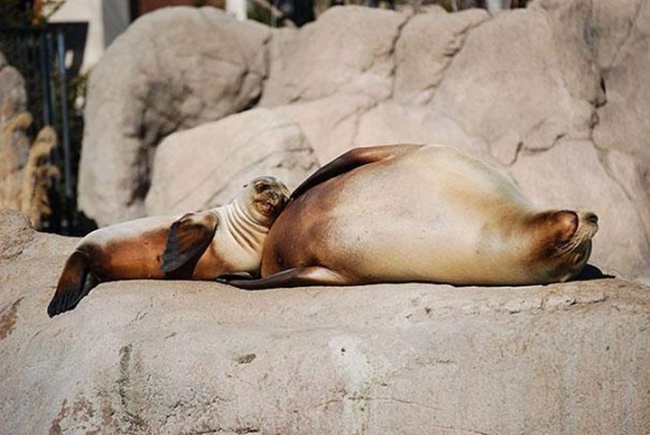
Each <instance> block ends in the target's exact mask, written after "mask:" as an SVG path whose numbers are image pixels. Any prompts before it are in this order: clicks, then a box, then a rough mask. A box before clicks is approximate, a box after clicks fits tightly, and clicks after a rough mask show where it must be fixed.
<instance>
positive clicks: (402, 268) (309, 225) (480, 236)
mask: <svg viewBox="0 0 650 435" xmlns="http://www.w3.org/2000/svg"><path fill="white" fill-rule="evenodd" d="M425 151H426V152H418V153H413V155H409V156H407V157H406V158H398V159H393V160H388V161H383V162H381V163H378V164H372V165H366V166H363V167H361V168H359V169H358V170H352V171H350V172H348V173H345V174H343V175H341V176H338V177H336V178H333V179H331V180H328V181H327V182H325V183H322V184H319V185H317V186H315V187H313V188H312V189H310V190H309V191H307V192H306V193H305V194H303V195H302V196H301V197H300V198H298V199H297V200H296V201H295V203H294V204H290V205H289V206H288V207H287V209H286V210H285V212H284V213H283V215H282V216H281V217H280V219H278V221H277V222H276V224H275V226H274V227H273V228H272V229H271V235H270V237H271V238H270V239H269V242H268V243H269V244H277V245H278V247H279V248H278V249H274V248H273V247H269V252H271V251H273V254H274V258H270V257H271V255H269V256H266V255H265V260H267V259H268V260H269V262H270V263H272V264H273V266H272V267H266V265H263V274H271V273H277V272H278V271H281V270H286V269H289V268H291V267H300V266H323V267H326V268H328V269H330V270H334V271H337V272H339V273H340V274H342V275H343V276H345V277H346V278H347V279H348V280H349V281H351V282H380V281H397V282H399V281H404V280H409V281H413V280H416V281H417V280H422V281H433V282H448V283H474V282H475V283H483V284H489V283H491V282H493V281H494V282H498V281H499V280H502V276H503V274H505V273H508V270H509V269H513V268H515V267H519V266H520V263H519V262H520V259H521V255H520V254H519V252H517V251H518V250H521V249H525V246H524V245H525V240H523V239H522V237H513V234H514V233H517V234H518V231H517V224H516V222H517V220H518V219H520V218H521V216H522V215H523V214H525V213H527V210H528V208H529V204H528V203H527V202H526V201H525V200H524V199H523V198H521V197H520V196H519V195H518V194H517V193H516V192H515V190H514V189H512V188H511V184H510V182H509V181H507V179H505V178H504V177H503V176H501V175H500V174H498V173H496V172H490V171H486V170H485V169H484V168H483V167H477V166H476V165H475V164H474V162H473V161H469V160H466V159H464V158H463V157H461V156H458V155H456V154H453V153H448V152H446V151H445V150H442V151H439V150H438V149H435V148H434V149H433V151H431V150H425ZM508 221H512V222H513V225H512V226H509V225H507V224H504V222H508ZM297 223H299V225H298V224H297ZM291 228H294V229H293V230H292V229H291ZM276 232H277V233H279V234H280V235H279V236H278V235H276V234H274V233H276ZM511 232H512V234H511ZM296 252H304V254H302V255H299V254H296ZM512 252H516V255H513V254H512Z"/></svg>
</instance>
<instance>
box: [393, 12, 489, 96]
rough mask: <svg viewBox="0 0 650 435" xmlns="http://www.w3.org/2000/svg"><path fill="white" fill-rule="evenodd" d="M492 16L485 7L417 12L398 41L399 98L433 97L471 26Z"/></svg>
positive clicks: (395, 87)
mask: <svg viewBox="0 0 650 435" xmlns="http://www.w3.org/2000/svg"><path fill="white" fill-rule="evenodd" d="M488 18H489V15H488V13H487V12H486V11H484V10H482V9H472V10H468V11H464V12H459V13H454V14H448V13H446V12H444V10H442V11H441V12H436V13H426V14H418V15H415V16H413V17H412V18H411V19H410V20H409V21H408V23H407V24H406V25H405V26H404V27H403V28H402V32H401V34H400V35H399V38H398V39H397V43H396V45H395V68H396V69H395V79H394V89H395V90H394V94H395V95H394V97H395V99H396V100H397V101H400V102H408V103H412V104H423V103H425V102H428V101H430V100H431V99H432V98H433V93H434V90H435V88H437V87H438V86H439V85H440V83H441V82H442V79H443V77H444V75H445V70H446V69H447V68H448V67H449V64H450V62H451V60H452V59H453V58H454V55H455V54H456V53H457V52H458V51H459V50H460V49H461V47H462V46H463V44H464V40H465V37H466V36H467V34H468V32H469V30H470V29H472V28H474V27H476V26H478V25H479V24H480V23H482V22H484V21H485V20H487V19H488Z"/></svg>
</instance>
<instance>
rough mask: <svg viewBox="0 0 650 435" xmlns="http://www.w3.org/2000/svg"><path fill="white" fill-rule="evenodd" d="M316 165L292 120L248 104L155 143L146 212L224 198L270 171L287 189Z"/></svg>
mask: <svg viewBox="0 0 650 435" xmlns="http://www.w3.org/2000/svg"><path fill="white" fill-rule="evenodd" d="M317 168H318V161H317V160H316V156H315V155H314V151H313V150H312V149H311V147H310V146H309V143H308V142H307V139H306V138H305V136H304V135H303V133H302V130H301V129H300V127H299V126H298V124H296V123H295V122H294V121H292V120H291V119H289V118H287V117H285V116H282V115H280V114H278V113H276V112H274V111H273V110H270V109H254V110H249V111H246V112H244V113H240V114H236V115H231V116H229V117H227V118H224V119H222V120H220V121H215V122H212V123H208V124H203V125H201V126H199V127H195V128H193V129H190V130H185V131H182V132H180V133H175V134H172V135H170V136H168V137H167V138H166V139H165V140H164V141H163V142H162V143H161V144H160V146H159V147H158V151H157V153H156V158H155V159H154V165H153V176H152V181H151V188H150V189H149V193H148V195H147V198H146V201H145V204H146V209H147V214H148V215H159V214H166V213H183V212H186V211H188V210H198V209H206V208H211V207H215V206H216V205H220V204H225V203H228V202H230V200H231V199H232V198H234V197H235V195H236V194H237V192H239V191H240V189H241V186H242V185H243V184H245V183H248V182H249V181H250V180H251V179H253V178H254V177H258V176H261V175H274V176H276V177H278V178H280V179H281V180H282V181H284V183H285V184H286V185H287V187H289V189H291V190H293V189H294V188H296V187H298V184H300V182H301V181H302V180H304V179H305V178H306V177H307V176H308V175H309V174H311V173H312V172H313V171H315V170H316V169H317Z"/></svg>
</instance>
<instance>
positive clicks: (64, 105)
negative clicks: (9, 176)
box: [56, 29, 72, 233]
mask: <svg viewBox="0 0 650 435" xmlns="http://www.w3.org/2000/svg"><path fill="white" fill-rule="evenodd" d="M56 45H57V48H58V55H59V74H60V77H59V79H60V87H61V135H62V137H63V168H64V176H65V180H63V181H64V183H65V195H64V204H65V210H64V213H65V216H66V223H65V225H62V226H63V228H65V230H66V233H67V230H68V229H69V226H70V224H71V222H72V216H70V208H71V204H72V171H71V169H70V158H71V157H70V132H69V126H68V90H67V89H66V87H67V83H68V81H67V79H66V71H65V35H64V34H63V30H62V29H59V30H58V31H57V33H56ZM63 228H62V229H63Z"/></svg>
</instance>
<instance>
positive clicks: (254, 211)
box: [47, 177, 289, 317]
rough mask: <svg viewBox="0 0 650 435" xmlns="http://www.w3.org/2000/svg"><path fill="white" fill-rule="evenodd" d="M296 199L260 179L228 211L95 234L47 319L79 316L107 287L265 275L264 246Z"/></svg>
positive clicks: (67, 270) (71, 264)
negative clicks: (93, 293)
mask: <svg viewBox="0 0 650 435" xmlns="http://www.w3.org/2000/svg"><path fill="white" fill-rule="evenodd" d="M288 195H289V191H288V190H287V188H286V186H285V185H284V184H283V183H282V182H280V181H279V180H278V179H276V178H274V177H260V178H256V179H254V180H253V181H252V182H251V183H249V184H248V185H246V186H244V190H243V191H242V192H241V194H239V195H238V196H237V197H236V198H235V199H234V200H233V201H232V202H231V203H230V204H227V205H224V206H222V207H217V208H214V209H211V210H207V211H204V212H199V213H188V214H185V215H183V216H181V217H180V218H179V217H167V216H158V217H148V218H143V219H137V220H133V221H129V222H124V223H120V224H117V225H111V226H109V227H106V228H102V229H99V230H96V231H93V232H92V233H90V234H88V235H87V236H86V237H84V238H83V239H82V240H81V241H80V242H79V244H78V245H77V247H76V248H75V250H74V252H73V253H72V255H70V257H69V258H68V260H67V262H66V264H65V266H64V268H63V271H62V272H61V277H60V278H59V282H58V284H57V287H56V292H55V294H54V297H53V298H52V301H51V302H50V305H49V306H48V308H47V313H48V314H49V315H50V317H52V316H55V315H57V314H60V313H62V312H64V311H67V310H71V309H72V308H74V307H75V306H76V305H77V304H78V303H79V301H80V300H81V298H83V297H84V296H85V295H86V294H88V292H89V291H90V290H91V289H92V288H93V287H95V286H96V285H97V284H98V283H99V282H102V281H114V280H123V279H143V278H158V279H163V278H167V279H195V280H213V279H215V278H217V277H218V276H220V275H224V274H233V273H240V272H247V273H249V274H251V275H253V276H257V275H258V274H259V267H260V260H261V256H262V247H263V245H264V240H265V238H266V237H267V234H268V230H269V228H270V226H271V224H272V223H273V222H274V221H275V219H276V218H277V217H278V215H279V214H280V212H281V211H282V209H283V208H284V206H285V205H286V203H287V200H288Z"/></svg>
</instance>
